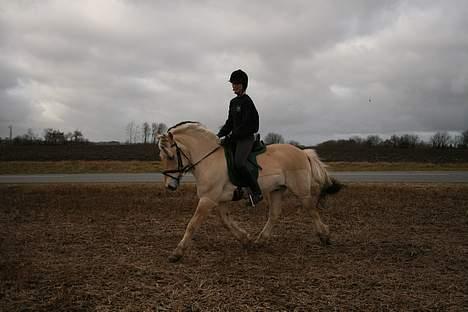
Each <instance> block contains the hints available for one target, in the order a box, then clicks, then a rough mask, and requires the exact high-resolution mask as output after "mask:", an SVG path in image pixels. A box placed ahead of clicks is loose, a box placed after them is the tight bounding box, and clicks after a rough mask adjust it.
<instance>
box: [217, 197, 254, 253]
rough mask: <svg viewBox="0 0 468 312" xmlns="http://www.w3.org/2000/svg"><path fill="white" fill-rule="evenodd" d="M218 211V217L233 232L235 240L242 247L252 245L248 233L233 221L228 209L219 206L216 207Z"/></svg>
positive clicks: (224, 206)
mask: <svg viewBox="0 0 468 312" xmlns="http://www.w3.org/2000/svg"><path fill="white" fill-rule="evenodd" d="M216 211H217V212H218V216H219V218H220V219H221V222H222V223H223V225H224V226H225V227H226V228H227V229H228V230H229V231H231V233H232V234H233V235H234V237H235V238H237V239H238V240H239V241H240V242H241V243H242V245H244V246H246V245H248V244H249V243H250V238H249V235H248V234H247V232H246V231H245V230H244V229H242V228H241V227H239V225H238V224H237V223H236V222H235V221H234V220H232V218H231V216H230V214H229V211H228V207H227V206H226V205H222V204H221V205H219V206H217V207H216Z"/></svg>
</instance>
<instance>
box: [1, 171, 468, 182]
mask: <svg viewBox="0 0 468 312" xmlns="http://www.w3.org/2000/svg"><path fill="white" fill-rule="evenodd" d="M331 174H332V175H333V176H334V177H336V178H338V179H339V180H340V181H343V182H439V183H440V182H457V183H468V171H354V172H352V171H349V172H346V171H340V172H332V173H331ZM162 178H163V176H162V175H161V174H160V173H106V174H41V175H0V184H1V183H3V184H5V183H7V184H23V183H115V182H122V183H144V182H161V181H162ZM183 181H185V182H193V181H194V179H193V176H191V175H187V176H186V177H184V179H183Z"/></svg>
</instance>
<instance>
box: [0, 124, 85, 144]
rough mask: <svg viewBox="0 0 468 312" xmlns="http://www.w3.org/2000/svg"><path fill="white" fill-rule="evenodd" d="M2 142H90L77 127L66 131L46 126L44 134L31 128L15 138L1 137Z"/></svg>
mask: <svg viewBox="0 0 468 312" xmlns="http://www.w3.org/2000/svg"><path fill="white" fill-rule="evenodd" d="M0 143H3V144H5V143H12V144H52V145H60V144H86V143H89V141H88V139H86V138H85V137H84V135H83V132H81V130H79V129H76V130H75V131H73V132H64V131H60V130H59V129H52V128H46V129H44V130H43V135H42V136H41V135H39V134H37V133H35V132H34V131H33V130H32V129H31V128H29V129H28V130H27V131H26V133H25V134H22V135H18V136H15V137H13V138H4V139H2V138H0Z"/></svg>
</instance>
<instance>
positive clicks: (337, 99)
mask: <svg viewBox="0 0 468 312" xmlns="http://www.w3.org/2000/svg"><path fill="white" fill-rule="evenodd" d="M467 16H468V1H465V0H460V1H456V0H453V1H452V0H447V1H439V0H437V1H431V0H422V1H417V0H411V1H395V0H391V1H384V0H380V1H375V0H368V1H359V0H356V1H345V0H343V1H330V0H323V1H310V0H304V1H282V0H276V1H271V0H269V1H255V2H254V1H243V0H236V1H157V0H154V1H150V0H148V1H144V0H135V1H130V0H128V1H124V0H102V1H101V0H89V1H84V0H80V1H68V0H63V1H45V0H37V1H27V0H16V1H10V0H0V136H1V137H6V136H8V134H9V129H8V126H9V125H13V131H14V132H13V134H14V136H16V135H21V134H24V133H25V132H26V131H27V129H28V128H32V129H33V130H34V131H35V132H36V133H37V134H40V135H42V134H43V129H44V128H56V129H60V130H62V131H65V132H68V131H73V130H75V129H80V130H81V131H82V132H83V134H84V136H85V137H86V138H88V139H90V140H92V141H98V140H120V141H124V140H125V139H126V133H125V128H126V125H127V124H128V123H129V122H130V121H135V122H136V123H142V122H144V121H148V122H149V123H151V122H164V123H166V124H167V125H168V126H171V125H173V124H175V123H177V122H180V121H183V120H196V121H200V122H202V123H204V124H205V125H207V126H208V127H209V128H211V129H212V130H213V131H217V130H218V128H219V126H221V125H222V124H223V123H224V121H225V120H226V117H227V109H228V105H229V100H230V99H231V98H232V97H233V96H234V94H233V93H232V90H231V85H230V84H229V83H228V82H227V80H228V78H229V75H230V73H231V72H232V71H233V70H236V69H238V68H241V69H243V70H244V71H246V72H247V73H248V74H249V79H250V81H249V88H248V92H247V93H248V94H249V95H250V96H251V98H252V99H253V100H254V102H255V104H256V106H257V109H258V111H259V113H260V132H261V133H262V134H263V135H266V134H267V133H268V132H277V133H280V134H282V135H283V136H284V137H285V139H286V140H296V141H299V142H301V143H303V144H315V143H318V142H321V141H324V140H327V139H335V138H348V137H350V136H352V135H356V134H359V135H362V136H366V135H368V134H380V135H382V136H386V135H390V134H394V133H396V134H403V133H416V134H420V135H422V136H423V137H424V136H426V137H427V136H428V135H430V134H431V133H433V132H434V131H460V132H461V131H463V130H466V129H468V18H467Z"/></svg>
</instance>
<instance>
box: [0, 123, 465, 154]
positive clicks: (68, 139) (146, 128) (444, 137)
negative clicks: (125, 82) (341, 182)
mask: <svg viewBox="0 0 468 312" xmlns="http://www.w3.org/2000/svg"><path fill="white" fill-rule="evenodd" d="M167 129H168V127H167V125H166V124H165V123H163V122H152V123H151V124H150V123H148V122H146V121H145V122H143V123H141V124H138V123H136V122H135V121H131V122H129V123H128V124H127V125H126V127H125V131H126V139H125V143H126V144H138V143H143V144H156V142H157V137H158V135H159V134H162V133H165V132H166V131H167ZM263 141H264V142H265V144H267V145H269V144H278V143H279V144H283V143H288V144H292V145H295V146H298V147H300V148H304V147H305V146H304V145H302V144H301V143H299V142H298V141H295V140H289V141H286V140H285V139H284V137H283V136H282V135H281V134H279V133H276V132H269V133H267V134H266V135H265V136H264V137H263ZM0 143H3V144H5V143H13V144H54V145H59V144H87V143H90V142H89V140H88V139H87V138H85V136H84V135H83V132H82V131H81V130H79V129H76V130H74V131H73V132H64V131H61V130H59V129H53V128H46V129H44V130H43V135H42V136H40V135H38V134H36V133H35V132H34V131H33V130H32V129H28V130H27V132H26V133H25V134H23V135H19V136H15V137H14V138H11V139H10V138H4V139H2V138H0ZM108 143H109V142H108ZM110 143H115V144H119V143H120V142H116V141H113V142H110ZM350 145H352V146H365V147H377V146H386V147H394V148H417V147H426V148H427V147H432V148H436V149H444V148H468V130H465V131H463V132H461V133H459V134H456V135H450V134H449V133H448V132H447V131H439V132H436V133H435V134H434V135H433V136H431V137H430V139H429V141H427V142H426V141H424V140H422V139H421V138H420V137H419V136H418V135H416V134H403V135H396V134H394V135H392V136H390V137H389V138H387V139H383V138H382V137H380V136H379V135H368V136H367V137H360V136H352V137H350V138H349V139H341V140H328V141H325V142H322V143H320V144H318V146H334V147H340V146H342V147H345V146H350Z"/></svg>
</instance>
